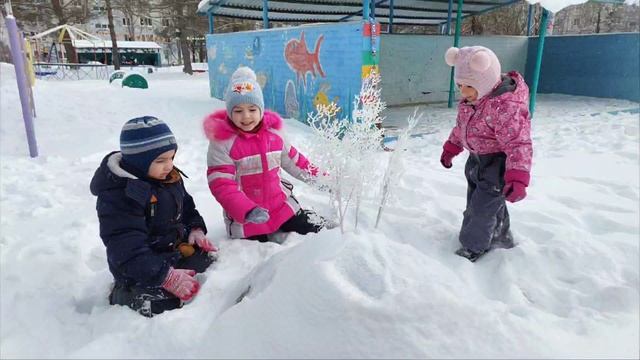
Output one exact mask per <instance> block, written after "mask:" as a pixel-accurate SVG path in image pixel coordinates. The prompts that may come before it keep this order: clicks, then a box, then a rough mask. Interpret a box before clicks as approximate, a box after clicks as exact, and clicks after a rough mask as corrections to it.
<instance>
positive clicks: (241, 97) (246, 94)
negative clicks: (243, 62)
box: [224, 66, 264, 118]
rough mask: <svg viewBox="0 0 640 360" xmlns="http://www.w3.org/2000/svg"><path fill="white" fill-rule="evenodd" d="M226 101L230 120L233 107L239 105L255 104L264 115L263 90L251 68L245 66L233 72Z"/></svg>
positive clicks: (225, 97)
mask: <svg viewBox="0 0 640 360" xmlns="http://www.w3.org/2000/svg"><path fill="white" fill-rule="evenodd" d="M224 101H225V105H226V107H227V115H228V116H229V118H231V111H232V110H233V107H234V106H236V105H239V104H254V105H256V106H257V107H259V108H260V113H261V114H263V115H264V98H263V96H262V88H260V84H258V80H257V77H256V73H255V72H253V70H251V68H248V67H246V66H243V67H239V68H238V69H237V70H236V71H234V72H233V75H231V80H230V81H229V86H228V87H227V91H226V93H225V96H224Z"/></svg>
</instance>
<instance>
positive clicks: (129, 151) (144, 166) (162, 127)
mask: <svg viewBox="0 0 640 360" xmlns="http://www.w3.org/2000/svg"><path fill="white" fill-rule="evenodd" d="M169 150H178V144H177V143H176V138H175V137H174V136H173V133H172V132H171V130H170V129H169V127H168V126H167V124H165V123H164V121H162V120H160V119H158V118H155V117H153V116H143V117H139V118H135V119H131V120H129V121H127V122H126V123H125V124H124V126H123V127H122V132H120V151H121V152H122V160H123V161H124V162H125V163H126V164H127V165H129V166H130V167H133V168H135V170H137V171H138V174H134V175H142V176H146V175H147V174H148V173H149V166H150V165H151V163H152V162H153V160H155V159H156V158H157V157H158V156H160V154H162V153H164V152H167V151H169Z"/></svg>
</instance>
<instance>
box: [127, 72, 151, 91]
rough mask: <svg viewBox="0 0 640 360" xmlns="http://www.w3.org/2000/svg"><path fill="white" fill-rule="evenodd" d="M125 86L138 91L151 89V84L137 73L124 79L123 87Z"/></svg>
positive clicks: (130, 74)
mask: <svg viewBox="0 0 640 360" xmlns="http://www.w3.org/2000/svg"><path fill="white" fill-rule="evenodd" d="M125 86H126V87H130V88H136V89H147V88H149V83H148V82H147V79H145V78H144V76H142V75H140V74H136V73H129V74H127V75H125V76H124V78H123V79H122V87H125Z"/></svg>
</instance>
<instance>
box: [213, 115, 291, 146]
mask: <svg viewBox="0 0 640 360" xmlns="http://www.w3.org/2000/svg"><path fill="white" fill-rule="evenodd" d="M203 126H204V133H205V135H206V136H207V139H209V140H228V139H230V138H231V137H232V136H234V135H239V134H241V133H243V131H242V130H240V129H238V128H237V127H235V125H233V123H232V122H231V120H229V119H228V117H227V110H226V109H220V110H218V111H215V112H213V113H211V114H209V115H207V117H205V118H204V122H203ZM261 126H262V127H261V128H260V131H262V130H265V129H266V130H268V129H275V130H280V129H281V128H282V118H281V117H280V115H278V114H277V113H275V112H273V111H269V110H265V112H264V116H263V117H262V124H261Z"/></svg>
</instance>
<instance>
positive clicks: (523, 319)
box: [0, 64, 640, 358]
mask: <svg viewBox="0 0 640 360" xmlns="http://www.w3.org/2000/svg"><path fill="white" fill-rule="evenodd" d="M0 65H1V67H0V77H1V83H0V99H1V100H0V101H1V103H0V105H1V123H0V176H1V187H0V225H1V237H0V266H1V269H0V270H1V271H0V300H1V302H0V324H1V325H0V356H1V357H2V358H212V357H226V358H229V357H254V358H255V357H260V358H269V357H275V358H290V357H295V358H301V357H311V358H329V357H333V358H335V357H343V358H345V357H346V358H355V357H377V358H381V357H382V358H384V357H390V358H398V357H421V358H424V357H437V358H442V357H458V358H459V357H463V358H487V357H489V358H503V357H508V358H522V357H527V358H539V357H554V358H561V357H571V358H576V357H616V358H637V357H638V356H639V355H640V354H639V344H638V341H639V340H638V339H639V330H638V329H639V327H640V323H639V305H640V302H639V301H640V297H639V289H640V286H639V281H640V280H639V279H640V277H639V249H638V247H639V240H638V239H639V233H640V224H639V221H640V220H639V219H640V214H639V212H640V209H639V204H640V201H639V196H640V194H639V171H640V164H639V119H638V113H637V112H636V113H630V112H615V110H626V109H637V108H638V104H637V103H632V102H626V101H617V100H602V99H593V98H583V97H570V96H561V95H541V96H539V103H538V109H537V111H536V116H535V118H534V120H533V137H534V151H535V158H534V167H533V173H532V183H531V186H530V188H529V189H528V192H529V196H528V197H527V198H526V199H525V200H524V201H522V202H520V203H517V204H514V205H512V206H510V212H511V216H512V227H513V230H514V234H515V236H516V240H517V242H518V243H519V245H518V246H517V247H515V248H513V249H511V250H496V251H494V252H492V253H490V254H488V255H487V256H485V257H483V258H482V259H480V260H479V261H478V262H477V263H470V262H469V261H467V260H466V259H463V258H461V257H458V256H455V255H454V254H453V251H454V250H455V249H456V248H457V247H458V243H457V233H458V230H459V226H460V223H461V219H462V210H463V207H464V203H465V192H466V183H465V180H464V176H463V173H462V172H463V164H464V161H465V158H466V155H462V156H459V157H458V158H456V159H454V167H453V169H450V170H446V169H443V168H442V167H441V166H440V164H439V156H440V151H441V146H442V142H443V141H444V140H445V139H446V137H447V135H448V133H449V130H450V128H451V126H452V125H453V123H454V117H455V112H454V110H452V109H446V108H444V107H442V106H436V107H430V108H427V109H426V114H425V115H426V116H425V120H424V123H423V124H420V128H419V129H418V130H416V132H417V133H419V134H422V136H418V137H414V138H412V140H411V142H410V147H411V149H410V151H408V152H406V155H405V161H406V163H407V170H406V172H405V174H404V177H403V178H402V179H401V180H400V182H399V188H397V189H396V191H395V193H396V199H395V200H394V201H393V202H392V203H390V204H389V206H388V208H387V209H386V210H385V213H384V215H383V218H382V222H381V226H380V227H379V228H378V229H374V228H373V224H374V223H375V215H376V210H377V209H376V207H375V204H372V203H365V209H363V212H362V217H361V219H360V225H359V227H358V229H357V230H354V229H353V223H350V224H347V232H346V233H345V234H344V235H342V234H341V233H340V231H339V230H338V229H334V230H330V231H324V232H322V233H320V234H312V235H308V236H299V235H291V236H289V238H288V240H287V242H285V243H284V245H277V244H273V243H258V242H251V241H242V240H227V239H225V238H224V224H223V222H222V218H221V208H220V206H219V205H218V204H217V203H216V201H215V200H214V198H213V197H212V196H211V194H210V193H209V190H208V187H207V184H206V177H205V166H206V159H205V153H206V149H207V142H206V140H205V137H204V135H203V133H202V131H201V120H202V118H203V117H204V115H205V114H207V113H208V112H210V111H212V110H214V109H218V108H221V107H222V106H223V103H222V102H220V101H219V100H215V99H211V98H210V97H209V90H208V78H207V74H206V73H196V74H195V75H194V76H193V77H188V76H186V75H183V74H181V73H170V72H162V73H159V74H158V73H156V74H150V75H149V76H148V77H149V83H150V88H149V89H147V90H139V89H128V88H118V87H116V86H112V85H109V84H108V83H107V82H106V81H91V80H87V81H77V82H46V81H40V82H38V83H37V86H36V87H35V99H36V104H37V110H38V119H37V123H36V133H37V137H38V145H39V150H40V154H41V155H40V157H38V158H36V159H31V158H29V156H28V147H27V144H26V140H25V135H24V126H23V123H22V117H21V113H20V103H19V99H18V95H17V90H16V84H15V79H14V74H13V68H12V67H10V66H8V65H6V64H0ZM412 111H413V110H412V109H391V110H390V111H389V112H388V113H387V116H388V119H387V122H388V123H389V124H392V125H394V124H395V125H398V124H402V122H403V121H404V114H406V113H408V112H412ZM146 114H149V115H155V116H158V117H160V118H162V119H164V120H165V121H167V122H168V123H169V125H170V127H171V128H172V130H173V131H174V133H175V134H176V137H177V139H178V143H179V151H178V154H177V161H176V162H177V165H178V166H180V168H181V169H183V170H184V171H185V172H186V173H187V174H188V175H189V179H187V180H186V185H187V189H188V190H189V191H190V192H191V194H192V195H193V196H194V198H195V200H196V203H197V206H198V208H199V210H200V212H201V213H202V214H203V216H204V217H205V219H206V222H207V226H208V227H209V230H210V232H209V235H210V237H211V238H212V239H213V240H214V242H215V243H217V244H218V245H219V246H220V260H219V261H218V262H217V263H216V264H215V265H214V266H212V267H211V268H210V269H209V270H208V271H207V272H206V273H205V274H204V276H201V277H200V279H201V280H203V281H205V282H204V284H203V287H202V289H201V292H200V294H199V295H198V296H197V297H196V298H195V300H194V301H192V302H191V303H190V304H188V305H187V306H185V307H184V308H183V309H182V310H178V311H171V312H167V313H164V314H161V315H159V316H155V317H154V318H151V319H148V318H143V317H141V316H139V315H138V314H136V313H134V312H133V311H131V310H129V309H128V308H125V307H119V306H109V305H108V303H107V299H106V296H107V293H108V291H109V286H110V284H111V275H110V273H109V271H108V269H107V264H106V257H105V251H104V247H103V245H102V242H101V240H100V238H99V236H98V220H97V217H96V214H95V209H94V206H95V198H94V197H93V196H92V195H91V194H90V193H89V181H90V179H91V177H92V175H93V172H94V170H95V168H96V167H97V166H98V164H99V162H100V160H101V159H102V157H103V156H104V155H105V154H106V153H107V152H109V151H111V150H115V149H117V148H118V137H119V132H120V128H121V126H122V124H123V123H124V122H125V121H126V120H128V119H129V118H132V117H134V116H140V115H146ZM286 125H287V126H288V132H289V134H290V138H291V140H292V143H294V144H295V145H297V146H298V147H299V148H300V149H302V151H305V149H309V148H310V147H311V146H313V144H311V143H310V141H309V139H310V138H311V136H310V133H309V131H308V129H307V128H306V127H305V126H304V125H302V124H300V123H298V122H296V121H294V120H287V121H286ZM388 156H390V155H389V153H385V152H380V159H381V161H380V162H379V164H372V166H384V165H385V164H386V160H387V159H388ZM295 184H296V189H295V193H296V195H297V196H298V198H299V200H300V201H301V202H302V204H303V205H304V206H307V207H313V208H315V209H316V210H318V211H319V212H321V213H323V212H327V211H328V206H327V198H326V195H325V194H323V193H320V192H318V191H316V190H314V189H312V188H310V187H308V186H307V185H305V184H302V183H299V182H295ZM249 284H251V285H252V290H251V292H250V293H249V295H248V296H247V297H246V298H245V300H243V301H242V302H241V303H239V304H237V305H234V300H235V299H236V298H237V297H238V295H239V294H240V293H241V292H242V291H243V290H244V289H245V288H246V287H247V286H248V285H249Z"/></svg>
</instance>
